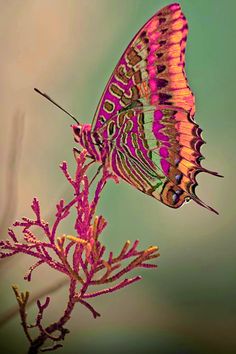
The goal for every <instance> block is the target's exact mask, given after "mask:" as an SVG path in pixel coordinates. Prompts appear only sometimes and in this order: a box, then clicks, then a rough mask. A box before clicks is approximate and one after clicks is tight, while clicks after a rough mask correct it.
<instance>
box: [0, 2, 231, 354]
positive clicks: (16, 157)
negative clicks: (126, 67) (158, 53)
mask: <svg viewBox="0 0 236 354" xmlns="http://www.w3.org/2000/svg"><path fill="white" fill-rule="evenodd" d="M179 2H180V3H181V5H182V9H183V11H184V13H185V15H186V17H187V19H188V22H189V27H190V31H189V37H188V44H187V65H186V70H187V74H188V78H189V82H190V85H191V87H192V89H193V91H194V93H195V94H196V104H197V114H196V120H197V122H198V123H199V124H200V126H201V127H202V128H203V132H204V133H203V137H204V139H205V140H206V141H207V145H204V147H203V154H204V155H205V156H206V158H207V159H206V160H205V161H204V162H203V164H204V166H206V167H208V168H210V169H213V170H216V171H218V172H219V173H221V174H223V175H224V176H225V178H224V179H219V178H215V177H213V176H210V175H204V174H202V175H200V176H199V177H198V181H199V184H200V187H199V188H198V195H199V196H200V198H202V199H203V200H205V201H206V202H209V203H210V205H212V206H213V207H215V208H216V209H217V210H218V211H219V213H220V215H219V216H216V215H214V214H212V213H210V212H208V211H207V210H206V209H203V208H201V207H199V206H198V205H196V204H194V203H190V204H188V205H187V206H184V207H183V208H181V209H179V210H172V209H170V208H167V207H165V206H163V205H161V204H160V203H158V202H156V201H155V200H154V199H152V198H149V197H146V196H145V195H143V194H142V193H139V192H138V191H136V190H135V189H133V188H132V187H130V186H129V185H127V184H125V183H123V182H122V183H120V184H119V185H115V184H114V183H112V182H110V183H109V184H108V185H107V187H106V189H105V191H104V194H103V198H102V200H101V203H100V207H99V211H100V212H101V213H102V214H103V215H104V216H105V217H106V219H107V220H108V222H109V226H108V228H107V229H106V231H105V233H104V235H103V240H104V242H105V243H106V245H107V247H108V249H113V250H117V251H118V249H120V247H121V246H122V245H123V243H124V242H125V241H126V240H127V239H130V240H134V239H136V238H139V239H140V244H141V245H142V246H143V247H147V246H149V245H158V246H159V247H160V253H161V257H160V258H159V259H158V264H159V268H158V270H144V271H141V274H142V275H143V277H144V278H143V280H142V282H139V283H137V284H134V285H132V286H131V287H130V288H126V289H123V290H122V291H120V292H117V293H116V294H112V295H110V296H106V295H105V296H103V297H100V298H97V299H96V300H94V301H93V304H94V306H95V308H96V309H97V310H98V311H99V312H100V313H101V314H102V317H101V318H99V319H96V320H94V319H92V318H91V315H90V313H88V312H87V311H86V310H84V309H83V308H81V307H80V306H78V307H77V310H76V311H74V315H73V317H72V319H71V321H70V323H69V328H70V330H71V334H70V335H69V336H68V337H67V338H66V341H65V346H64V348H63V349H61V350H60V352H61V353H80V354H91V353H104V354H106V353H121V352H126V353H138V354H143V353H152V354H154V353H159V354H166V353H167V354H213V353H214V354H230V353H236V333H235V329H236V305H235V304H236V302H235V298H236V288H235V270H236V269H235V268H236V267H235V251H236V247H235V246H236V244H235V197H236V195H235V187H234V180H235V173H236V164H235V161H236V159H235V140H236V136H235V130H236V119H235V61H236V47H235V36H236V28H235V11H236V2H235V1H234V0H225V1H224V2H223V1H220V0H207V1H205V0H183V1H179ZM168 3H169V2H168V1H164V0H145V1H143V0H121V1H118V0H69V1H63V0H50V1H46V0H35V1H29V0H25V1H20V0H12V1H4V0H1V1H0V48H1V56H0V63H1V65H0V68H1V69H0V92H1V94H0V117H1V118H0V119H1V124H0V138H1V140H0V144H1V145H0V148H1V154H0V159H1V170H0V178H1V180H0V188H1V205H0V208H1V209H0V211H1V214H0V215H1V237H2V238H4V237H5V235H6V228H7V226H9V225H10V224H11V223H12V222H13V220H14V219H15V218H20V217H21V216H23V215H27V216H30V215H31V211H30V203H31V201H32V198H33V196H35V195H36V196H37V197H38V198H39V199H40V200H41V203H42V210H43V215H45V217H46V216H47V215H50V214H51V213H52V211H53V210H54V209H53V208H54V205H55V202H56V201H57V200H58V199H59V198H60V197H61V196H62V195H66V194H67V191H66V187H67V185H66V182H65V179H64V178H63V176H62V174H61V173H60V171H59V167H58V166H59V164H60V162H61V161H63V160H66V161H68V163H69V166H70V168H71V169H73V168H74V159H73V155H72V147H73V146H74V142H73V139H72V134H71V129H70V124H71V121H70V118H69V117H68V116H66V115H65V114H64V113H63V112H61V111H59V110H57V109H56V108H55V107H53V106H52V105H51V104H50V103H48V102H46V101H45V100H44V99H42V98H41V97H40V96H39V95H37V94H36V93H34V91H33V87H35V86H36V87H39V88H41V89H42V90H45V91H47V92H48V93H49V94H50V95H52V96H53V97H54V98H55V99H56V100H57V101H58V102H60V103H61V105H63V106H65V108H68V109H69V110H70V111H72V112H73V113H74V114H75V115H77V116H78V117H79V119H80V120H81V121H82V122H86V123H90V122H91V120H92V117H93V114H94V111H95V109H96V105H97V103H98V101H99V98H100V96H101V94H102V91H103V89H104V87H105V84H106V82H107V80H108V78H109V76H110V74H111V72H112V70H113V69H114V67H115V65H116V63H117V61H118V59H119V57H120V56H121V54H122V52H123V50H124V49H125V48H126V46H127V44H128V43H129V41H130V40H131V38H132V37H133V35H134V34H135V33H136V32H137V31H138V30H139V28H140V27H141V26H142V25H143V24H144V23H145V22H146V21H147V20H148V19H149V17H151V16H152V15H153V14H154V13H155V12H156V11H157V10H159V9H160V8H161V7H163V6H165V5H166V4H168ZM22 114H24V119H23V120H22V117H21V115H22ZM63 231H64V232H67V233H70V232H72V221H70V220H68V221H67V223H65V225H64V230H62V232H63ZM31 263H32V261H31V260H30V259H28V258H27V257H26V258H25V257H18V258H17V257H15V258H12V259H10V260H8V261H4V262H1V264H0V281H1V286H0V303H1V308H0V314H1V316H3V315H4V314H5V312H6V311H8V310H9V309H11V308H12V307H13V306H14V305H15V298H14V296H13V292H12V290H11V288H10V285H11V284H12V283H17V284H19V285H20V287H21V289H29V290H30V291H31V292H32V295H34V294H36V293H37V292H38V291H41V290H42V289H44V288H45V287H46V286H48V285H50V284H53V283H55V282H57V281H59V280H60V279H61V278H60V275H58V274H57V273H55V272H53V271H50V270H47V269H46V268H43V269H42V270H41V271H40V269H39V270H38V271H36V272H35V274H34V276H33V280H32V284H27V283H26V282H24V281H23V280H22V278H23V275H24V273H25V272H26V270H27V267H28V266H29V265H30V264H31ZM139 273H140V272H139ZM135 274H136V273H135ZM65 296H66V287H64V288H63V289H60V290H59V291H58V292H56V293H55V294H54V295H53V296H52V298H53V303H54V305H53V306H52V308H51V310H49V312H48V317H47V319H48V320H50V321H53V320H55V319H57V317H58V316H59V315H60V314H61V312H62V311H63V308H64V306H65ZM29 313H30V315H32V314H34V313H35V310H34V308H33V307H32V308H31V309H30V311H29ZM1 316H0V318H2V317H1ZM26 350H27V343H26V339H25V337H24V335H23V332H22V330H21V327H20V324H19V317H18V316H17V317H14V318H13V319H11V320H10V321H5V323H4V324H3V325H2V326H1V328H0V351H1V352H2V353H6V354H7V353H25V352H26Z"/></svg>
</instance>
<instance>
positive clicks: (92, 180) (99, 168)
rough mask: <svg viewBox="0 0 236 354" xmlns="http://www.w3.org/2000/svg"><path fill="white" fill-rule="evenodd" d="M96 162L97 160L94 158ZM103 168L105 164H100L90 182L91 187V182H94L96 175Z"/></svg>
mask: <svg viewBox="0 0 236 354" xmlns="http://www.w3.org/2000/svg"><path fill="white" fill-rule="evenodd" d="M94 162H95V160H94ZM102 168H103V165H100V166H99V167H98V169H97V171H96V173H95V175H94V176H93V178H92V179H91V181H90V183H89V187H90V186H91V184H92V183H93V182H94V180H95V179H96V177H97V176H98V175H99V173H100V171H101V169H102Z"/></svg>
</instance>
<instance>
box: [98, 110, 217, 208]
mask: <svg viewBox="0 0 236 354" xmlns="http://www.w3.org/2000/svg"><path fill="white" fill-rule="evenodd" d="M101 131H102V132H103V133H102V134H103V136H104V139H105V140H104V141H106V142H108V141H109V142H110V144H111V148H110V153H109V156H108V162H109V165H110V166H111V168H112V170H113V171H114V172H115V173H116V174H117V175H118V176H120V177H121V178H123V179H124V180H126V181H127V182H128V183H130V184H131V185H133V186H135V187H136V188H137V189H139V190H141V191H142V192H143V193H145V194H148V195H151V196H152V197H154V198H156V199H158V200H160V201H161V202H162V203H164V204H166V205H168V206H170V207H172V208H178V207H180V206H181V205H182V204H183V203H184V202H185V201H188V200H189V199H190V198H191V199H193V200H194V201H195V202H197V203H198V204H200V205H201V206H203V207H205V208H207V209H209V210H211V211H214V212H216V211H215V210H214V209H213V208H211V207H210V206H208V205H206V204H205V203H204V202H203V201H201V200H200V199H199V198H198V197H197V196H196V194H195V189H196V186H197V181H196V176H197V174H198V173H199V172H207V173H211V174H213V175H218V174H217V173H216V172H212V171H209V170H206V169H205V168H204V167H202V166H201V160H202V158H203V156H202V154H201V152H200V147H201V146H202V144H203V143H204V142H203V140H202V138H201V129H200V128H199V126H198V125H197V124H196V123H195V122H194V121H193V119H192V118H191V115H190V114H189V113H187V112H186V111H185V110H183V109H179V108H174V107H168V106H158V108H156V109H151V108H149V109H146V110H145V109H143V108H142V107H140V108H136V109H135V108H133V109H129V110H128V111H126V112H122V113H120V114H119V115H117V116H113V117H112V118H111V119H110V120H109V122H108V123H107V124H106V125H104V126H103V129H102V128H101V130H100V132H101ZM216 213H217V212H216Z"/></svg>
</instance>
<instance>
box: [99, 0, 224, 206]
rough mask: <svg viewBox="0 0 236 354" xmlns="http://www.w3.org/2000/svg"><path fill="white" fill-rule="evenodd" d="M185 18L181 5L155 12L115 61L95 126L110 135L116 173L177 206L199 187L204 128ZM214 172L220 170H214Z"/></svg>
mask: <svg viewBox="0 0 236 354" xmlns="http://www.w3.org/2000/svg"><path fill="white" fill-rule="evenodd" d="M187 31H188V29H187V21H186V19H185V17H184V15H183V13H182V12H181V8H180V5H179V4H172V5H169V6H167V7H165V8H163V9H162V10H160V11H159V12H158V13H157V14H156V15H154V16H153V17H152V18H151V19H150V20H149V21H148V22H147V23H146V24H145V25H144V26H143V28H141V30H140V31H139V32H138V34H137V35H136V36H135V37H134V39H133V40H132V41H131V43H130V44H129V46H128V48H127V49H126V51H125V52H124V54H123V56H122V57H121V59H120V61H119V62H118V64H117V66H116V68H115V70H114V72H113V74H112V76H111V78H110V80H109V82H108V84H107V86H106V88H105V91H104V93H103V96H102V98H101V100H100V103H99V106H98V109H97V112H96V114H95V117H94V121H93V130H94V131H95V132H96V133H98V134H99V135H100V138H101V140H103V141H105V140H106V141H112V148H111V151H110V155H109V159H110V165H111V167H112V169H113V170H114V172H115V173H116V174H117V175H119V176H120V177H122V178H123V179H124V180H126V181H127V182H128V183H130V184H132V185H134V186H135V187H136V188H138V189H139V190H141V191H142V192H144V193H146V194H149V195H152V196H153V197H155V198H156V199H158V200H160V201H161V202H163V203H164V204H166V205H168V206H170V207H174V208H178V207H179V206H181V205H182V204H183V203H184V202H185V201H186V200H188V199H189V198H191V199H193V200H194V201H196V202H197V203H198V204H200V205H202V206H204V207H206V208H208V209H210V210H212V211H214V209H212V208H211V207H208V206H207V205H206V204H205V203H204V202H202V201H201V200H200V199H199V198H198V197H197V196H196V194H195V188H196V185H197V182H196V175H197V174H198V173H199V172H203V171H204V172H209V173H212V174H216V173H214V172H210V171H208V170H206V169H205V168H203V167H202V166H201V164H200V161H201V159H202V155H201V153H200V147H201V145H202V144H203V140H202V138H201V129H200V128H199V126H198V125H197V124H196V123H195V121H194V118H193V117H194V113H195V105H194V95H193V93H192V91H191V90H190V88H189V85H188V82H187V79H186V74H185V68H184V67H185V47H186V39H187ZM216 175H217V174H216Z"/></svg>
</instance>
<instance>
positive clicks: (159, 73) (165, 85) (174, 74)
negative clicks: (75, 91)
mask: <svg viewBox="0 0 236 354" xmlns="http://www.w3.org/2000/svg"><path fill="white" fill-rule="evenodd" d="M186 38H187V21H186V19H185V17H184V15H183V13H182V12H181V8H180V5H179V4H172V5H169V6H166V7H165V8H163V9H162V10H161V11H159V12H158V13H157V14H155V15H154V16H153V17H152V18H151V19H150V20H149V21H148V22H147V23H146V24H145V25H144V26H143V27H142V28H141V29H140V31H139V32H138V33H137V34H136V36H135V37H134V39H133V40H132V41H131V43H130V44H129V45H128V47H127V49H126V50H125V52H124V54H123V55H122V57H121V59H120V60H119V62H118V64H117V66H116V68H115V70H114V72H113V74H112V75H111V78H110V80H109V82H108V84H107V86H106V88H105V90H104V93H103V95H102V97H101V100H100V102H99V105H98V108H97V111H96V113H95V116H94V119H93V124H92V126H93V130H97V129H100V128H101V127H102V125H103V124H104V123H105V122H106V121H107V120H109V119H110V118H111V117H112V116H113V115H114V114H117V113H118V112H120V111H123V110H126V109H128V108H129V107H130V106H131V107H132V106H148V105H151V106H155V107H156V106H157V105H158V104H166V105H174V106H175V107H180V108H183V109H185V110H187V111H190V112H191V114H192V115H193V114H194V111H195V109H194V96H193V94H192V92H191V90H190V88H189V86H188V83H187V79H186V75H185V71H184V65H185V54H184V52H185V47H186Z"/></svg>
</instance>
